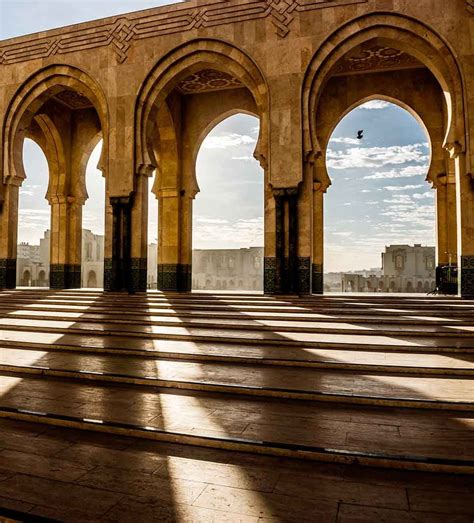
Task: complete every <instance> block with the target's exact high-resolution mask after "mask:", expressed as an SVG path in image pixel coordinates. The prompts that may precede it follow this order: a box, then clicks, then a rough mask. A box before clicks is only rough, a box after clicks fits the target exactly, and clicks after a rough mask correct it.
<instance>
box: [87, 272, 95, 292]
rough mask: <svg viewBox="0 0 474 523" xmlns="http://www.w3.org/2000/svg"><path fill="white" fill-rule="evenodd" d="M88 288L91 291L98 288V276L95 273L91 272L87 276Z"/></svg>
mask: <svg viewBox="0 0 474 523" xmlns="http://www.w3.org/2000/svg"><path fill="white" fill-rule="evenodd" d="M87 287H88V288H91V289H92V288H95V287H97V274H96V273H95V271H89V274H88V275H87Z"/></svg>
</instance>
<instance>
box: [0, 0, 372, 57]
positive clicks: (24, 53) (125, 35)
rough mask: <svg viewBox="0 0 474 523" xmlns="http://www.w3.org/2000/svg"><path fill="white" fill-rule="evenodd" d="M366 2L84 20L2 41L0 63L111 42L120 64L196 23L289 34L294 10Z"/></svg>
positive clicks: (260, 4) (273, 2)
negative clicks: (145, 43) (146, 43)
mask: <svg viewBox="0 0 474 523" xmlns="http://www.w3.org/2000/svg"><path fill="white" fill-rule="evenodd" d="M367 1H368V0H247V1H246V2H242V0H229V1H225V2H224V1H222V2H218V3H214V4H210V5H207V6H206V5H204V6H201V7H199V8H188V9H186V8H181V7H180V6H179V5H178V6H176V9H173V10H169V9H167V10H160V9H157V10H154V12H153V13H152V14H148V15H142V16H141V17H140V18H133V14H131V15H128V16H121V17H119V18H117V19H116V20H115V21H114V22H112V23H109V24H106V25H100V23H98V24H97V25H91V24H87V25H86V26H84V27H78V28H77V29H74V30H72V31H70V32H68V33H63V34H58V35H55V36H47V37H44V38H32V39H30V40H26V41H23V42H16V43H12V44H8V43H7V44H4V45H1V44H0V64H3V65H9V64H15V63H19V62H24V61H27V60H34V59H38V58H47V57H49V56H53V55H56V54H66V53H70V52H73V51H78V50H86V49H95V48H99V47H106V46H110V47H111V48H112V49H113V51H114V52H115V54H116V55H117V60H118V62H119V63H122V62H124V61H125V60H126V59H127V56H128V51H129V49H130V47H131V43H132V41H133V40H138V39H143V38H152V37H156V36H160V35H168V34H173V33H182V32H185V31H190V30H192V29H197V28H200V27H213V26H219V25H224V24H231V23H236V22H243V21H247V20H256V19H264V18H268V17H270V20H271V22H272V24H273V25H274V26H275V29H276V33H277V34H278V36H280V37H281V38H284V37H285V36H286V35H287V34H288V33H289V32H290V26H291V23H292V21H293V20H294V13H296V12H305V11H312V10H315V9H323V8H328V7H338V6H345V5H352V4H361V3H366V2H367Z"/></svg>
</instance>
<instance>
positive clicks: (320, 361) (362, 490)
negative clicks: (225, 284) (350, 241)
mask: <svg viewBox="0 0 474 523" xmlns="http://www.w3.org/2000/svg"><path fill="white" fill-rule="evenodd" d="M473 329H474V302H466V301H461V300H458V299H446V298H426V297H416V296H412V297H406V298H403V297H398V296H393V297H390V296H389V297H387V296H342V297H337V296H327V297H326V296H325V297H319V298H316V297H315V298H301V299H295V298H289V297H288V298H284V297H282V298H278V299H277V298H269V297H263V296H258V295H237V294H236V295H231V294H229V295H223V294H222V295H210V294H193V295H176V294H174V295H173V294H167V295H164V294H161V293H149V294H147V295H135V296H128V295H125V296H123V295H120V296H118V295H114V294H103V293H98V292H85V291H75V292H73V291H64V292H52V291H39V290H33V289H31V290H27V291H9V292H3V293H0V418H3V419H0V507H1V508H2V510H3V511H4V513H5V515H8V516H9V517H10V518H11V519H13V520H15V519H16V520H21V518H22V517H23V516H22V515H21V514H22V513H31V514H35V515H37V516H42V517H46V518H52V519H56V520H64V521H109V520H110V521H132V520H133V521H137V520H138V521H193V522H194V521H199V522H200V521H203V522H207V521H216V522H217V521H219V522H220V521H262V522H263V521H323V522H324V521H405V520H406V521H426V522H428V521H472V519H473V515H474V437H473V434H474V332H473ZM301 458H304V459H301ZM360 465H365V466H360ZM1 515H2V511H1V510H0V520H1Z"/></svg>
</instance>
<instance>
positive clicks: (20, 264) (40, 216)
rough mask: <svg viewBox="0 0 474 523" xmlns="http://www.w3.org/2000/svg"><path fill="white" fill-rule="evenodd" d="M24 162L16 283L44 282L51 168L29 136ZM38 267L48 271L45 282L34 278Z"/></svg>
mask: <svg viewBox="0 0 474 523" xmlns="http://www.w3.org/2000/svg"><path fill="white" fill-rule="evenodd" d="M23 165H24V172H25V180H24V181H23V183H22V186H21V187H20V190H19V197H18V247H17V285H21V286H28V287H29V286H31V285H34V284H36V285H40V286H45V285H47V283H48V282H47V281H46V273H47V272H49V263H50V245H49V243H50V224H51V208H50V205H49V204H48V200H47V199H46V196H47V191H48V180H49V173H50V171H49V166H48V160H47V158H46V156H45V154H44V152H43V150H42V148H41V147H40V146H39V145H38V144H37V143H36V142H35V141H33V140H31V139H29V138H27V139H25V142H24V145H23ZM26 267H28V270H26ZM39 271H42V272H43V274H44V275H45V276H44V281H43V283H42V284H40V283H37V282H33V278H32V272H33V273H34V274H38V272H39ZM25 274H27V275H28V278H26V277H25Z"/></svg>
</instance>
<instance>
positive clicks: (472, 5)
mask: <svg viewBox="0 0 474 523" xmlns="http://www.w3.org/2000/svg"><path fill="white" fill-rule="evenodd" d="M466 4H467V10H468V11H469V12H470V13H472V14H474V0H466Z"/></svg>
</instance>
